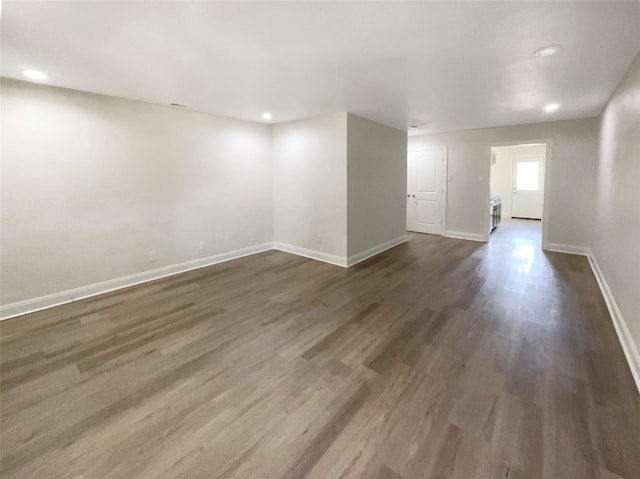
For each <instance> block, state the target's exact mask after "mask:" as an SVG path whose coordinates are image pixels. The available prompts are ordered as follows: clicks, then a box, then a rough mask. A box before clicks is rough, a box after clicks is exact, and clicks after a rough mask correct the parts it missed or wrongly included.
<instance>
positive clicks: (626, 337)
mask: <svg viewBox="0 0 640 479" xmlns="http://www.w3.org/2000/svg"><path fill="white" fill-rule="evenodd" d="M588 259H589V265H591V270H592V271H593V275H594V276H595V277H596V281H597V282H598V286H600V291H602V296H603V297H604V301H605V303H607V309H608V310H609V315H610V316H611V320H612V322H613V327H614V328H615V329H616V334H617V335H618V340H619V341H620V344H621V345H622V350H623V351H624V355H625V357H626V358H627V363H628V364H629V369H631V374H632V375H633V380H634V381H635V382H636V387H637V388H638V392H639V393H640V352H638V348H637V347H636V344H635V342H634V341H633V337H632V336H631V332H630V331H629V328H628V327H627V323H626V322H625V320H624V318H623V317H622V312H620V308H618V304H617V303H616V300H615V298H614V297H613V293H612V292H611V289H610V288H609V284H608V283H607V280H606V278H605V277H604V274H602V270H601V269H600V266H599V265H598V262H597V261H596V258H595V256H593V254H592V253H591V251H589V255H588Z"/></svg>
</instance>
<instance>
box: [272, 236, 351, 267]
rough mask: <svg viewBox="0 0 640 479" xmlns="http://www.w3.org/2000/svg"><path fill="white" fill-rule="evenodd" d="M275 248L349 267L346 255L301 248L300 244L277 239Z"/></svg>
mask: <svg viewBox="0 0 640 479" xmlns="http://www.w3.org/2000/svg"><path fill="white" fill-rule="evenodd" d="M273 249H277V250H278V251H284V252H285V253H291V254H297V255H298V256H304V257H306V258H311V259H315V260H318V261H324V262H325V263H330V264H334V265H336V266H342V267H343V268H346V267H347V258H346V257H344V256H336V255H333V254H329V253H324V252H322V251H316V250H312V249H307V248H301V247H300V246H294V245H291V244H286V243H279V242H277V241H276V242H274V243H273Z"/></svg>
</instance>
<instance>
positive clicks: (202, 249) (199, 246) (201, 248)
mask: <svg viewBox="0 0 640 479" xmlns="http://www.w3.org/2000/svg"><path fill="white" fill-rule="evenodd" d="M204 247H205V244H204V241H200V244H199V245H198V248H200V251H204Z"/></svg>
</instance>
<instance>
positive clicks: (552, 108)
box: [544, 103, 560, 113]
mask: <svg viewBox="0 0 640 479" xmlns="http://www.w3.org/2000/svg"><path fill="white" fill-rule="evenodd" d="M558 108H560V105H558V104H557V103H549V104H548V105H547V106H545V107H544V111H546V112H547V113H551V112H552V111H556V110H557V109H558Z"/></svg>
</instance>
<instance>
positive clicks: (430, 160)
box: [407, 149, 447, 235]
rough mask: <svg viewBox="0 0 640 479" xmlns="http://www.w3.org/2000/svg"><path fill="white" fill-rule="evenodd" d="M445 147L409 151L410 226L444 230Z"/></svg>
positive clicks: (420, 229) (425, 230) (433, 231)
mask: <svg viewBox="0 0 640 479" xmlns="http://www.w3.org/2000/svg"><path fill="white" fill-rule="evenodd" d="M446 167H447V165H446V155H445V150H443V149H440V150H422V151H410V152H409V155H408V158H407V230H409V231H417V232H419V233H430V234H439V235H441V234H444V216H445V207H446V205H445V202H446V174H447V168H446Z"/></svg>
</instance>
